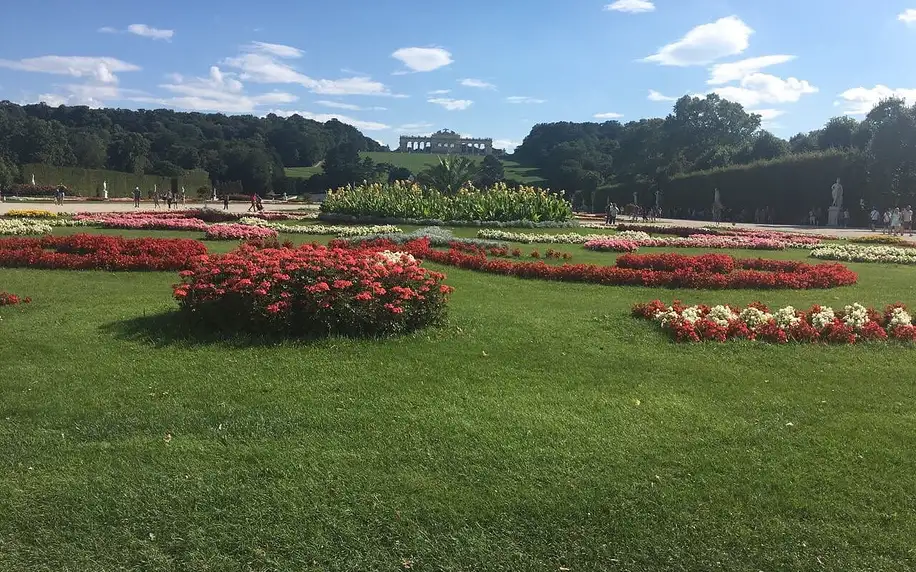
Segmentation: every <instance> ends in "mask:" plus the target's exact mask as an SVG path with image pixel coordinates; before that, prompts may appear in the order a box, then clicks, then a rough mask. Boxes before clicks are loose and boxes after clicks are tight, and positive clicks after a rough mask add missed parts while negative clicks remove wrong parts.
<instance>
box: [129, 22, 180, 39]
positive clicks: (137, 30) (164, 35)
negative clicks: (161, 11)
mask: <svg viewBox="0 0 916 572" xmlns="http://www.w3.org/2000/svg"><path fill="white" fill-rule="evenodd" d="M127 32H128V33H130V34H134V35H135V36H143V37H144V38H152V39H154V40H171V39H172V36H174V35H175V31H174V30H161V29H159V28H153V27H152V26H147V25H146V24H131V25H130V26H128V27H127Z"/></svg>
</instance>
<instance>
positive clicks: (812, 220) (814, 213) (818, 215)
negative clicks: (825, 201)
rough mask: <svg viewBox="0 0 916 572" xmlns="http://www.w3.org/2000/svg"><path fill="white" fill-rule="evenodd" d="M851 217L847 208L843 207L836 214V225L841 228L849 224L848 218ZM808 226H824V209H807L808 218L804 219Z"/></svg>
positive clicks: (825, 222)
mask: <svg viewBox="0 0 916 572" xmlns="http://www.w3.org/2000/svg"><path fill="white" fill-rule="evenodd" d="M851 218H852V215H850V214H849V209H843V210H841V211H840V212H839V214H838V215H837V221H836V222H837V225H838V226H841V227H843V228H846V227H847V226H849V220H850V219H851ZM806 222H807V223H808V224H809V225H810V226H824V225H826V224H827V221H826V220H824V211H823V209H821V208H820V207H818V208H816V209H811V210H809V211H808V220H807V221H806Z"/></svg>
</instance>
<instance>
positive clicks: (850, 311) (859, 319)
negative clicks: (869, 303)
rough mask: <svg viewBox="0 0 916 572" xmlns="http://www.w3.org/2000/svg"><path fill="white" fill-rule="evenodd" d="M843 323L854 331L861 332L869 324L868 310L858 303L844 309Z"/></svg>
mask: <svg viewBox="0 0 916 572" xmlns="http://www.w3.org/2000/svg"><path fill="white" fill-rule="evenodd" d="M843 313H844V314H845V316H844V317H843V323H844V324H846V325H847V326H849V327H850V328H852V329H854V330H861V329H862V328H864V327H865V324H867V323H868V308H866V307H865V306H863V305H861V304H859V303H856V304H852V305H851V306H846V307H845V308H844V309H843Z"/></svg>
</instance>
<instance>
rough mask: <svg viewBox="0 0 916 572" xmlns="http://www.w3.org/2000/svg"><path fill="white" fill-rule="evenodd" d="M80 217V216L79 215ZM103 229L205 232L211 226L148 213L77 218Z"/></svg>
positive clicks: (192, 219) (191, 220) (190, 219)
mask: <svg viewBox="0 0 916 572" xmlns="http://www.w3.org/2000/svg"><path fill="white" fill-rule="evenodd" d="M78 216H79V215H78ZM76 220H79V221H82V222H84V223H87V224H93V225H98V226H100V227H102V228H112V229H124V230H191V231H198V232H204V231H206V230H207V229H208V228H209V227H210V225H209V224H208V223H206V222H204V221H202V220H200V219H196V218H184V217H181V216H150V215H149V214H147V213H112V214H103V215H102V216H98V215H96V216H95V218H77V219H76Z"/></svg>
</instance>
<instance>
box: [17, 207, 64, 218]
mask: <svg viewBox="0 0 916 572" xmlns="http://www.w3.org/2000/svg"><path fill="white" fill-rule="evenodd" d="M4 216H7V217H9V218H57V217H58V214H57V213H52V212H51V211H46V210H41V209H12V210H9V211H6V214H5V215H4ZM60 216H66V215H60Z"/></svg>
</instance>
